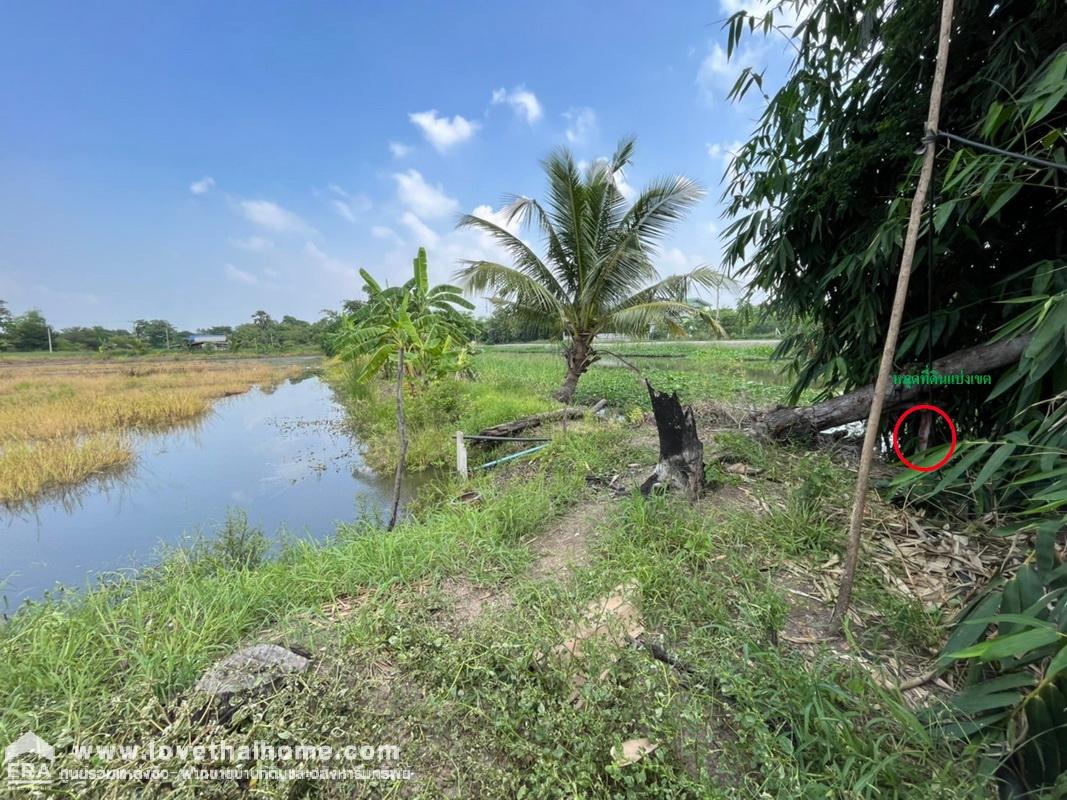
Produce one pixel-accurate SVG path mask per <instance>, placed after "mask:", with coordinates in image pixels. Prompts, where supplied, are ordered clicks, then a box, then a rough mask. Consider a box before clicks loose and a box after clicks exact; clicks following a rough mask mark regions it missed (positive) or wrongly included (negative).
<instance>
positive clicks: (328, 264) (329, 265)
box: [304, 242, 356, 275]
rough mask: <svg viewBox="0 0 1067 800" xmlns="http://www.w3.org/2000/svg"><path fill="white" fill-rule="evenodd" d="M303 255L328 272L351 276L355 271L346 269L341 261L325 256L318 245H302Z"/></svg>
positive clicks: (308, 243) (352, 268) (351, 268)
mask: <svg viewBox="0 0 1067 800" xmlns="http://www.w3.org/2000/svg"><path fill="white" fill-rule="evenodd" d="M304 253H305V254H306V255H307V256H308V257H309V258H311V260H313V261H315V262H316V263H317V264H318V265H319V266H321V267H322V268H323V269H325V270H327V271H329V272H335V273H338V274H341V275H351V274H353V273H354V272H355V271H356V270H355V267H348V266H346V265H345V264H344V262H343V261H340V260H339V259H336V258H334V257H333V256H330V255H327V254H326V253H325V252H323V250H322V249H321V248H319V246H318V245H316V244H315V243H314V242H305V243H304Z"/></svg>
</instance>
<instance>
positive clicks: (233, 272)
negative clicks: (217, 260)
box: [223, 264, 259, 286]
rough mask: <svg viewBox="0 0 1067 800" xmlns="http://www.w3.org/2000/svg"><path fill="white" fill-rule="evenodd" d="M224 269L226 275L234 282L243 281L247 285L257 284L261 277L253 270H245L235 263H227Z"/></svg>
mask: <svg viewBox="0 0 1067 800" xmlns="http://www.w3.org/2000/svg"><path fill="white" fill-rule="evenodd" d="M223 271H224V272H225V273H226V277H227V278H229V279H230V280H231V281H233V282H234V283H243V284H245V285H246V286H255V285H256V284H257V283H259V278H257V277H256V276H255V275H253V274H252V273H251V272H245V271H244V270H243V269H238V268H237V267H235V266H234V265H233V264H227V265H226V268H225V269H224V270H223Z"/></svg>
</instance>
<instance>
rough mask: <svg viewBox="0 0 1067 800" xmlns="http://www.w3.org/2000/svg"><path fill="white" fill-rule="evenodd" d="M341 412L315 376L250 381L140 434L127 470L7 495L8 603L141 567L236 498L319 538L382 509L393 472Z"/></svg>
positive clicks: (238, 505)
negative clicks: (62, 490) (41, 497)
mask: <svg viewBox="0 0 1067 800" xmlns="http://www.w3.org/2000/svg"><path fill="white" fill-rule="evenodd" d="M344 420H345V415H344V410H343V409H342V408H341V407H340V405H338V403H337V402H336V401H335V399H334V397H333V394H332V391H331V389H330V388H329V386H328V385H326V384H325V383H324V382H322V381H321V380H319V379H318V378H316V377H309V378H306V379H304V380H294V381H290V382H286V383H283V384H281V385H279V386H278V387H276V388H275V389H273V390H266V391H264V390H261V389H258V388H254V389H252V390H251V391H250V392H247V393H246V394H242V395H238V396H236V397H232V398H228V399H225V400H221V401H219V402H218V403H216V405H215V408H214V410H213V412H212V413H211V414H209V415H208V416H207V417H206V418H204V419H203V420H202V421H201V422H199V423H198V424H196V425H194V426H188V427H186V428H184V429H179V430H174V431H170V432H167V433H161V434H153V435H143V436H140V437H139V438H138V439H137V440H136V444H137V451H138V458H137V463H136V465H135V466H134V467H133V468H132V469H131V470H129V471H128V472H127V473H125V474H124V475H123V476H121V477H120V478H115V479H112V480H110V481H107V482H104V483H96V484H90V485H87V486H84V487H81V488H80V489H79V490H77V491H75V492H72V493H69V494H67V495H66V496H63V497H57V498H52V499H49V500H46V501H43V502H41V503H39V504H37V505H36V506H35V507H33V508H26V509H22V510H18V511H11V510H5V509H3V508H2V507H0V611H3V610H6V611H7V612H9V613H10V612H11V611H13V610H14V609H15V608H17V607H18V606H19V605H21V604H22V603H23V602H24V601H25V600H27V599H33V598H40V597H41V596H42V595H43V594H44V593H45V592H46V591H47V590H49V589H52V588H54V587H55V586H56V584H63V585H65V586H69V587H84V586H86V585H87V584H88V583H90V582H91V581H92V580H93V579H94V578H95V577H97V576H99V575H101V574H103V573H111V572H116V571H135V570H136V569H137V568H139V567H142V566H144V565H148V564H151V563H153V562H154V561H155V560H157V559H158V556H159V552H160V546H161V545H177V544H181V543H182V542H185V541H188V540H190V539H191V538H195V537H196V536H198V535H203V536H205V537H210V536H211V535H212V533H213V532H214V531H215V530H216V529H217V527H218V526H220V525H222V524H223V523H224V522H225V521H226V518H227V515H228V514H229V513H230V512H231V511H233V510H235V509H240V510H243V511H244V512H245V513H247V515H248V521H249V523H250V524H252V525H254V526H256V527H259V528H261V529H262V530H263V531H264V532H265V533H267V534H268V535H271V536H279V535H286V536H290V537H313V538H323V537H326V536H329V535H331V534H332V533H333V532H334V530H335V529H336V526H337V523H338V522H342V521H346V520H348V521H351V520H353V519H355V518H357V517H358V516H360V515H361V514H363V513H365V512H369V513H376V512H377V513H383V512H384V509H385V508H386V507H387V505H388V503H389V500H390V497H391V493H392V479H391V478H383V477H380V476H376V475H375V474H373V473H372V472H371V471H370V470H369V469H367V468H366V467H365V466H364V465H363V463H362V461H361V459H360V455H359V449H358V443H357V442H356V441H354V440H353V439H352V437H351V436H350V435H349V433H348V432H347V431H346V428H345V425H344ZM416 480H417V479H416ZM5 606H6V608H5Z"/></svg>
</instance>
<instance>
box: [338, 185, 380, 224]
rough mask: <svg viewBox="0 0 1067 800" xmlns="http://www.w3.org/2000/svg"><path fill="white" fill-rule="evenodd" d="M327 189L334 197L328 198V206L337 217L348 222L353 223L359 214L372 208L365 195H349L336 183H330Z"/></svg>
mask: <svg viewBox="0 0 1067 800" xmlns="http://www.w3.org/2000/svg"><path fill="white" fill-rule="evenodd" d="M327 188H328V189H329V190H330V193H331V194H333V195H334V197H331V198H330V206H331V207H332V208H333V210H334V211H336V212H337V215H338V216H339V217H341V218H342V219H346V220H348V221H349V222H355V221H356V220H357V219H358V217H359V215H360V214H361V213H364V212H367V211H370V209H371V207H372V206H373V203H371V201H370V198H369V197H367V196H366V195H363V194H359V195H351V194H349V193H348V192H346V191H345V190H344V189H342V188H341V187H340V186H338V185H337V184H336V183H331V184H330V185H329V186H328V187H327Z"/></svg>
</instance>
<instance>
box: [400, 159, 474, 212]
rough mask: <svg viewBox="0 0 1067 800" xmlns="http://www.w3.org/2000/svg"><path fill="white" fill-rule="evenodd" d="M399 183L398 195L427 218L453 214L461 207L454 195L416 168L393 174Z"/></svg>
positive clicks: (412, 208) (407, 204)
mask: <svg viewBox="0 0 1067 800" xmlns="http://www.w3.org/2000/svg"><path fill="white" fill-rule="evenodd" d="M393 179H394V180H395V181H396V185H397V195H398V196H399V197H400V202H402V203H403V204H404V205H405V206H407V207H408V208H409V209H411V210H412V211H414V212H415V213H416V214H417V215H418V216H420V217H423V218H426V219H436V218H437V217H444V216H447V215H449V214H452V213H454V212H455V211H456V209H458V208H459V203H458V202H457V201H456V199H455V198H454V197H449V196H448V195H447V194H445V190H444V189H443V188H442V187H441V184H437V185H436V186H432V185H431V184H429V183H427V182H426V180H425V179H424V178H423V177H422V174H421V173H420V172H419V171H418V170H415V169H409V170H408V171H407V172H398V173H396V174H394V175H393Z"/></svg>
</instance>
